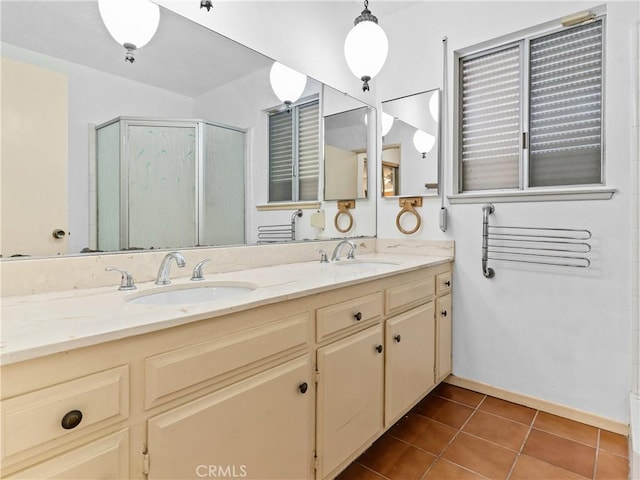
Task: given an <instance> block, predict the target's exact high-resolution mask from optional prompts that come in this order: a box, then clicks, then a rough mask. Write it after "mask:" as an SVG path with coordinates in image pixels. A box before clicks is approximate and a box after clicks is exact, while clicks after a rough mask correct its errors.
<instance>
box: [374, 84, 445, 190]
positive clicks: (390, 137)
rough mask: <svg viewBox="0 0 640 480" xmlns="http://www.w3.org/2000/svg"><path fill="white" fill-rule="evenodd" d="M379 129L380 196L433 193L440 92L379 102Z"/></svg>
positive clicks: (436, 177) (438, 137)
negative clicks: (380, 122)
mask: <svg viewBox="0 0 640 480" xmlns="http://www.w3.org/2000/svg"><path fill="white" fill-rule="evenodd" d="M381 128H382V159H381V165H380V170H379V172H380V175H381V176H382V191H381V195H382V196H384V197H397V196H402V197H407V196H428V195H437V194H438V178H439V168H440V158H439V156H440V148H439V145H440V91H439V90H437V89H436V90H429V91H425V92H421V93H417V94H414V95H408V96H405V97H401V98H396V99H393V100H388V101H385V102H382V125H381Z"/></svg>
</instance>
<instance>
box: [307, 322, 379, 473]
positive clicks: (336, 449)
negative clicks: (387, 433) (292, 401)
mask: <svg viewBox="0 0 640 480" xmlns="http://www.w3.org/2000/svg"><path fill="white" fill-rule="evenodd" d="M382 340H383V338H382V326H381V325H375V326H373V327H370V328H368V329H366V330H364V331H362V332H360V333H356V334H353V335H351V336H349V337H347V338H345V339H343V340H339V341H337V342H334V343H332V344H330V345H327V346H326V347H322V348H319V349H318V371H319V378H318V401H317V415H318V418H317V433H316V434H317V441H316V446H317V449H318V452H317V454H318V457H319V464H318V471H317V472H316V478H325V477H327V476H328V475H329V474H331V473H332V472H333V471H334V470H335V469H336V467H338V466H339V465H340V464H341V463H342V462H344V461H345V460H346V459H347V458H348V457H349V456H350V455H351V454H353V453H354V452H355V451H356V450H357V449H359V448H360V447H362V446H363V445H365V444H366V443H367V442H368V441H370V439H371V438H372V437H373V436H374V435H376V434H377V433H378V432H379V431H380V429H381V428H382V422H383V395H384V391H383V369H384V355H383V347H382Z"/></svg>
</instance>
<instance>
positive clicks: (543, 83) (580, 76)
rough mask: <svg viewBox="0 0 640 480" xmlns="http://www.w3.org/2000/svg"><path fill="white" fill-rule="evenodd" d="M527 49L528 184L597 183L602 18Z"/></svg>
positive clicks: (600, 153) (547, 37)
mask: <svg viewBox="0 0 640 480" xmlns="http://www.w3.org/2000/svg"><path fill="white" fill-rule="evenodd" d="M530 49H531V55H530V117H529V118H530V120H529V122H530V134H531V136H530V141H529V143H530V147H529V149H530V152H529V155H530V156H529V172H530V173H529V175H530V181H529V183H530V185H531V186H550V185H575V184H580V185H582V184H590V183H600V182H601V163H602V162H601V157H602V152H601V149H602V143H601V131H602V125H601V117H602V21H597V22H595V23H591V24H587V25H584V26H580V27H576V28H572V29H569V30H563V31H561V32H558V33H555V34H552V35H547V36H545V37H541V38H537V39H535V40H532V41H531V47H530Z"/></svg>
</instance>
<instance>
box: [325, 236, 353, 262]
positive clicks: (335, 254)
mask: <svg viewBox="0 0 640 480" xmlns="http://www.w3.org/2000/svg"><path fill="white" fill-rule="evenodd" d="M344 245H349V253H347V259H352V258H356V256H355V253H356V244H355V243H353V242H352V241H351V240H342V241H341V242H340V243H339V244H338V245H336V248H335V250H334V251H333V255H332V256H331V261H332V262H334V261H337V260H340V250H341V249H342V247H343V246H344Z"/></svg>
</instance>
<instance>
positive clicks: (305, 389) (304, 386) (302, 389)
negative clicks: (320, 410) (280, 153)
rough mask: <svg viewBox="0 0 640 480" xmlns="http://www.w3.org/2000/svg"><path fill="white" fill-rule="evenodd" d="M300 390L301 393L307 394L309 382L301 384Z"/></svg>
mask: <svg viewBox="0 0 640 480" xmlns="http://www.w3.org/2000/svg"><path fill="white" fill-rule="evenodd" d="M298 389H299V390H300V393H307V390H308V389H309V385H307V382H304V383H301V384H300V385H298Z"/></svg>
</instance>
